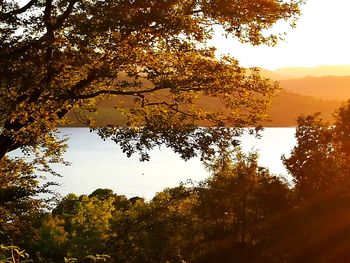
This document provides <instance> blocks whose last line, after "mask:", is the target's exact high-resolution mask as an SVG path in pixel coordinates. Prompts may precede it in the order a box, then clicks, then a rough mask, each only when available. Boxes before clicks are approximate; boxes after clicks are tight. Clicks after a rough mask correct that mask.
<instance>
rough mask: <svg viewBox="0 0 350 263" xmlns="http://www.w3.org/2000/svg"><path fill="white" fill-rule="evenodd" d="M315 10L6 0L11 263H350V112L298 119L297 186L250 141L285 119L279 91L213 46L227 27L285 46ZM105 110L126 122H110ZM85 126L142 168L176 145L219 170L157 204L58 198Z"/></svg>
mask: <svg viewBox="0 0 350 263" xmlns="http://www.w3.org/2000/svg"><path fill="white" fill-rule="evenodd" d="M304 2H305V1H303V0H289V1H282V0H256V1H246V0H186V1H184V0H157V1H154V0H150V1H143V0H27V1H24V0H23V1H22V0H18V1H17V0H2V1H0V127H1V128H0V262H1V263H9V262H10V263H19V262H22V263H25V262H37V263H41V262H46V263H50V262H57V263H58V262H98V261H100V262H131V263H132V262H222V263H225V262H252V263H254V262H276V263H277V262H279V263H280V262H286V263H289V262H295V263H296V262H298V263H301V262H308V263H310V262H331V261H334V262H337V263H342V262H349V257H350V256H349V254H348V247H349V240H348V236H349V232H348V231H350V228H349V226H350V222H349V220H350V217H349V211H350V210H349V208H350V207H349V204H350V202H349V201H350V197H349V187H350V185H349V183H350V180H349V178H348V177H349V174H350V173H349V172H350V171H349V169H350V162H349V156H350V121H349V120H350V102H348V103H347V104H344V105H343V106H341V107H340V108H339V109H338V110H337V111H336V112H335V113H334V120H335V121H334V123H328V122H327V121H323V120H322V118H321V117H320V115H319V114H312V115H303V116H300V117H299V118H298V126H297V128H296V137H297V145H296V146H295V148H294V149H293V151H292V152H291V156H290V157H288V158H286V157H282V158H283V162H284V164H285V166H286V168H287V170H288V172H289V173H290V175H291V176H292V178H293V181H292V182H287V181H285V180H284V179H283V178H282V177H279V176H276V175H273V174H270V172H269V171H268V169H266V168H264V167H260V166H259V165H258V154H257V153H254V152H253V153H249V154H243V153H242V152H241V151H240V149H239V141H238V140H237V138H239V136H241V135H242V134H243V132H244V131H245V129H247V127H251V128H249V130H250V132H251V133H255V132H259V130H261V128H262V127H261V125H262V123H264V121H267V120H268V119H269V109H270V105H271V101H272V100H273V98H274V97H275V96H276V94H277V93H278V92H279V91H280V90H279V88H278V83H277V82H275V81H273V80H271V79H269V78H267V77H264V76H263V75H262V74H261V72H260V70H259V69H257V68H248V69H247V68H243V67H242V66H241V65H240V63H239V61H238V60H236V59H235V58H233V57H231V56H221V57H218V56H216V53H215V52H216V50H215V47H213V46H211V45H210V40H212V39H213V37H214V35H215V32H216V29H218V28H220V29H222V30H223V32H224V33H223V34H224V36H225V37H228V36H229V37H232V38H235V39H237V40H239V41H240V42H242V43H248V44H250V45H254V46H255V45H268V46H274V45H276V44H277V42H279V41H283V38H284V32H278V31H277V32H276V31H275V30H274V26H275V25H276V24H278V23H285V24H286V25H288V26H289V27H291V28H293V27H295V26H297V21H298V18H299V17H300V15H301V12H300V8H301V6H302V5H303V4H304ZM285 95H286V96H287V97H288V96H289V95H290V94H285ZM286 100H288V98H287V99H286ZM301 100H302V98H301ZM103 101H114V102H113V105H110V108H111V109H112V110H113V112H114V116H122V120H123V122H122V124H120V123H119V124H115V123H114V124H113V123H108V124H106V125H104V126H100V125H98V124H97V123H96V114H97V113H98V106H99V105H100V103H101V102H103ZM209 101H210V102H211V103H208V102H209ZM130 102H131V103H132V104H129V103H130ZM304 104H305V103H304ZM130 105H131V106H130ZM71 115H74V116H75V117H76V119H77V120H78V121H79V122H80V123H82V124H84V125H85V126H87V127H89V128H90V130H91V131H92V132H95V133H97V134H98V135H99V136H100V137H101V139H103V140H107V139H108V140H112V141H114V142H115V143H116V147H119V148H120V149H121V150H122V151H123V152H124V153H125V155H126V156H128V157H130V156H131V155H134V154H136V155H137V154H138V155H139V157H140V160H141V161H147V160H149V158H150V156H149V152H150V151H151V150H152V149H154V148H157V147H161V146H165V147H168V148H170V149H171V150H173V151H174V152H175V153H177V154H178V155H179V156H180V157H181V158H182V159H184V160H188V159H191V158H199V159H200V160H201V161H202V162H203V164H204V165H206V167H207V169H208V170H209V171H211V174H212V175H211V176H210V177H209V178H207V179H206V180H204V181H203V182H200V183H191V182H188V183H184V184H182V185H179V186H177V187H174V188H169V189H165V190H163V191H162V192H159V193H157V194H156V195H155V196H154V198H153V199H151V200H145V199H143V198H142V197H133V198H129V199H128V198H126V197H125V196H122V195H118V194H116V193H114V192H113V191H112V190H110V189H96V190H95V191H94V192H92V193H91V194H89V195H82V196H77V195H75V194H69V195H67V196H64V197H62V198H57V196H56V194H55V192H53V191H52V190H51V187H52V186H54V185H55V182H49V183H46V184H40V179H41V174H42V173H49V174H53V175H57V176H59V174H57V172H55V171H54V170H53V169H52V165H53V164H57V163H63V164H67V162H66V160H64V158H63V153H64V152H65V150H66V148H67V144H66V140H65V139H61V138H60V137H59V136H57V128H58V127H61V126H65V125H69V124H71V119H70V118H69V116H71ZM271 147H278V146H277V145H271ZM15 150H18V151H21V152H22V154H23V156H24V157H25V158H24V157H22V156H17V157H11V155H10V154H11V153H12V152H13V151H15ZM61 176H64V174H63V175H61Z"/></svg>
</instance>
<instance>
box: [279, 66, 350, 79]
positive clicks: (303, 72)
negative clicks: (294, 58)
mask: <svg viewBox="0 0 350 263" xmlns="http://www.w3.org/2000/svg"><path fill="white" fill-rule="evenodd" d="M273 73H274V74H276V75H277V76H278V75H279V76H283V79H287V78H288V79H291V78H303V77H307V76H313V77H321V76H349V75H350V65H330V66H318V67H285V68H280V69H277V70H275V71H273ZM279 79H281V78H279ZM279 79H276V80H279Z"/></svg>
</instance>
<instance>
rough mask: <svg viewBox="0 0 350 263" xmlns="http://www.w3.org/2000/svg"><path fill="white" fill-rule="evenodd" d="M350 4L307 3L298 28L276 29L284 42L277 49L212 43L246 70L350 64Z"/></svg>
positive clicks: (309, 0) (321, 0) (343, 0)
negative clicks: (247, 68) (284, 34)
mask: <svg viewBox="0 0 350 263" xmlns="http://www.w3.org/2000/svg"><path fill="white" fill-rule="evenodd" d="M349 10H350V1H348V0H333V1H328V0H307V2H306V4H305V5H304V6H303V7H302V16H301V18H300V19H299V21H298V22H297V27H296V28H294V29H290V28H289V27H287V26H286V25H282V26H281V25H279V27H278V28H277V27H276V30H277V31H279V32H280V31H281V28H283V29H282V30H285V31H286V33H287V35H286V37H285V39H286V40H285V41H281V42H279V44H278V45H277V46H276V47H267V46H258V47H253V46H251V45H249V44H241V43H239V42H238V41H237V40H233V39H226V38H224V37H221V36H219V32H218V34H217V35H218V36H217V37H216V38H215V40H214V41H213V43H214V45H215V46H216V47H217V49H218V51H217V52H218V54H230V55H232V56H234V57H235V58H237V59H239V60H240V62H241V64H242V65H243V66H246V67H252V66H257V67H263V68H266V69H271V70H273V69H276V68H280V67H290V66H301V67H314V66H318V65H344V64H350V52H349V46H350V35H349V34H348V32H347V26H348V25H349V24H350V16H349Z"/></svg>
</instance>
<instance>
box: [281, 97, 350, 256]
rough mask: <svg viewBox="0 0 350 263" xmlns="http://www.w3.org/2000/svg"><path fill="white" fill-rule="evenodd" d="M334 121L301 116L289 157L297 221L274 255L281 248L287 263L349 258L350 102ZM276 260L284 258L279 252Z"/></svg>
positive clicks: (290, 224)
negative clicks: (294, 144)
mask: <svg viewBox="0 0 350 263" xmlns="http://www.w3.org/2000/svg"><path fill="white" fill-rule="evenodd" d="M334 117H335V123H334V124H330V123H327V122H324V121H323V120H322V119H321V118H320V117H319V114H314V115H311V116H301V117H300V118H299V119H298V127H297V129H296V138H297V145H296V146H295V147H294V149H293V151H292V153H291V156H290V157H289V158H285V157H284V163H285V165H286V168H287V169H288V171H289V172H290V174H291V175H292V176H293V180H294V183H295V194H296V200H295V202H296V203H295V207H294V209H292V211H291V212H290V213H288V214H287V217H288V218H293V220H290V221H289V222H288V223H284V225H285V226H284V231H283V230H282V231H280V232H281V233H284V235H283V236H284V242H281V243H280V244H282V245H281V246H280V244H278V243H277V242H275V244H278V245H276V246H275V252H276V251H278V249H281V251H280V255H283V257H284V258H285V260H284V262H331V261H334V260H336V261H337V262H348V261H349V259H350V257H349V254H348V252H347V251H348V236H349V227H348V226H349V223H350V222H349V211H350V206H349V204H350V202H349V201H350V195H349V190H350V184H349V183H350V180H349V179H350V178H349V174H350V173H349V172H350V162H349V157H350V155H349V154H350V152H349V142H350V139H349V118H350V101H348V102H347V103H346V104H344V105H343V106H341V107H340V108H339V109H338V110H337V111H336V112H335V114H334ZM287 217H285V218H287ZM283 221H284V220H281V222H280V223H279V225H283ZM284 222H287V221H284ZM286 230H287V231H286ZM291 247H293V249H291ZM276 248H277V249H276ZM316 248H317V249H316ZM275 256H276V257H277V258H280V257H279V256H278V255H277V253H275ZM278 262H281V260H279V261H278Z"/></svg>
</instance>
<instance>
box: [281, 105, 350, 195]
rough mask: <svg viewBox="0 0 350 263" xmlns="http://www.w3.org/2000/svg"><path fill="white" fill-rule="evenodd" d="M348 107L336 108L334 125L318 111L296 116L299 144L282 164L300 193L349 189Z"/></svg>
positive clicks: (311, 193)
mask: <svg viewBox="0 0 350 263" xmlns="http://www.w3.org/2000/svg"><path fill="white" fill-rule="evenodd" d="M349 106H350V102H348V103H347V104H346V105H343V106H342V107H340V108H339V110H338V111H337V112H336V114H335V119H336V122H335V125H334V126H331V125H330V124H329V123H325V122H323V121H322V119H321V118H319V115H318V114H315V115H311V116H302V117H300V118H299V119H298V124H299V125H298V127H297V131H296V137H297V143H298V144H297V146H296V147H295V148H294V149H293V151H292V154H291V156H290V157H289V158H284V163H285V165H286V167H287V169H288V170H289V172H290V174H291V175H292V176H293V178H294V182H295V184H296V190H298V191H299V192H300V194H301V195H315V194H316V195H317V194H324V193H330V192H333V191H347V190H348V189H349V182H348V181H349V176H348V175H349V171H350V166H349V156H350V155H349V153H350V151H349V149H350V148H349V145H350V144H349V141H350V139H349V125H348V123H349V122H348V121H349V116H350V113H349V112H350V110H349Z"/></svg>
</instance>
